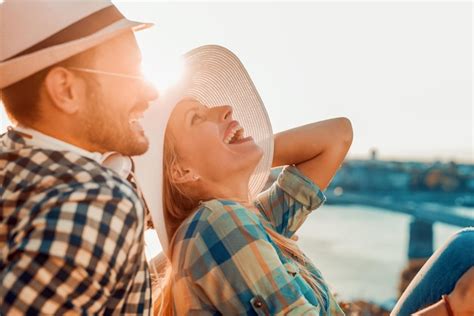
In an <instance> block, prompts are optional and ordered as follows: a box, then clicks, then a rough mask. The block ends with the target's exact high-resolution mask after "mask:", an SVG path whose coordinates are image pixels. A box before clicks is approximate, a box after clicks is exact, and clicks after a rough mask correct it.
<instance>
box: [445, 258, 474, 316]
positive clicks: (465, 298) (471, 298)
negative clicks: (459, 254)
mask: <svg viewBox="0 0 474 316" xmlns="http://www.w3.org/2000/svg"><path fill="white" fill-rule="evenodd" d="M448 297H449V302H450V305H451V308H452V310H453V312H454V315H474V267H471V268H470V269H469V270H467V272H465V273H464V274H463V275H462V276H461V278H460V279H459V280H458V282H456V286H455V287H454V290H453V291H452V292H451V294H449V296H448Z"/></svg>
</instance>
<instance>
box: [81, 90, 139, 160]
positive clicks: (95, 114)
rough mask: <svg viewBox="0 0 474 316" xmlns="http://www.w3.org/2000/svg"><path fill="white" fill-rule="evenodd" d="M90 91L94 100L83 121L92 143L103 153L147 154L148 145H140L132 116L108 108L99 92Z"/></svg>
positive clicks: (88, 138)
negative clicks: (131, 120)
mask: <svg viewBox="0 0 474 316" xmlns="http://www.w3.org/2000/svg"><path fill="white" fill-rule="evenodd" d="M92 89H93V91H92ZM88 90H89V91H88V93H89V96H90V98H89V102H88V104H87V109H86V111H85V113H84V115H83V119H82V126H83V128H84V133H85V136H86V137H87V140H88V142H89V143H90V144H91V145H93V147H96V148H100V149H99V150H100V151H103V152H110V151H114V152H118V153H121V154H122V155H126V156H136V155H142V154H144V153H145V152H146V151H147V150H148V143H147V142H145V143H144V142H140V140H139V139H138V137H137V136H136V134H135V133H134V132H133V131H132V130H131V128H130V123H129V120H130V117H129V116H130V112H125V111H118V110H117V109H115V108H113V107H108V106H107V104H106V102H105V100H104V98H102V95H101V93H100V89H99V88H95V87H88ZM134 108H136V107H134ZM134 108H132V109H130V111H133V110H134Z"/></svg>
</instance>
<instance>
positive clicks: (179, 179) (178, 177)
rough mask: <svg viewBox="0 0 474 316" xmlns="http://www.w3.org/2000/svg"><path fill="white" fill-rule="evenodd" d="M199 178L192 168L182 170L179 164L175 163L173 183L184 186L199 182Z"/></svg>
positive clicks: (172, 175) (172, 173)
mask: <svg viewBox="0 0 474 316" xmlns="http://www.w3.org/2000/svg"><path fill="white" fill-rule="evenodd" d="M198 179H199V177H198V176H197V175H196V173H195V172H194V171H193V170H192V169H190V168H182V167H181V166H180V165H179V164H177V163H174V164H173V167H172V168H171V181H172V182H174V183H179V184H184V183H191V182H195V181H196V180H198Z"/></svg>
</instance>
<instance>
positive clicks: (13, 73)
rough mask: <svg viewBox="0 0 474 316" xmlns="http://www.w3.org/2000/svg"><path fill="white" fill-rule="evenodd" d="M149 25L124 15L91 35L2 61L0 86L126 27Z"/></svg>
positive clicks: (98, 41)
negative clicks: (128, 18)
mask: <svg viewBox="0 0 474 316" xmlns="http://www.w3.org/2000/svg"><path fill="white" fill-rule="evenodd" d="M152 25H153V24H152V23H143V22H135V21H130V20H127V19H125V18H123V19H120V20H118V21H116V22H114V23H112V24H110V25H108V26H107V27H104V28H103V29H101V30H99V31H97V32H95V33H93V34H91V35H88V36H85V37H82V38H79V39H76V40H73V41H70V42H66V43H63V44H59V45H55V46H51V47H47V48H45V49H42V50H39V51H35V52H33V53H31V54H27V55H22V56H19V57H16V58H12V59H9V60H7V61H4V62H1V63H0V74H1V76H0V89H3V88H5V87H8V86H9V85H11V84H13V83H15V82H18V81H20V80H22V79H25V78H27V77H28V76H31V75H32V74H34V73H36V72H38V71H40V70H42V69H45V68H47V67H49V66H52V65H54V64H56V63H58V62H60V61H63V60H66V59H68V58H69V57H72V56H74V55H77V54H79V53H82V52H84V51H86V50H88V49H90V48H92V47H94V46H97V45H100V44H102V43H104V42H106V41H107V40H109V39H111V38H113V37H115V36H117V35H119V34H120V33H122V32H125V31H127V30H132V31H138V30H141V29H144V28H147V27H150V26H152Z"/></svg>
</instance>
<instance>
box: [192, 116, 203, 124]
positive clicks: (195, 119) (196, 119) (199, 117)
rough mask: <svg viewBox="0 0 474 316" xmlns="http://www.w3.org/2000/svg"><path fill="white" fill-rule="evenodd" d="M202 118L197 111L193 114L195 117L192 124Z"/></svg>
mask: <svg viewBox="0 0 474 316" xmlns="http://www.w3.org/2000/svg"><path fill="white" fill-rule="evenodd" d="M201 119H202V117H201V116H200V115H199V114H197V113H196V114H194V115H193V118H192V119H191V124H194V123H196V122H198V121H199V120H201Z"/></svg>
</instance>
